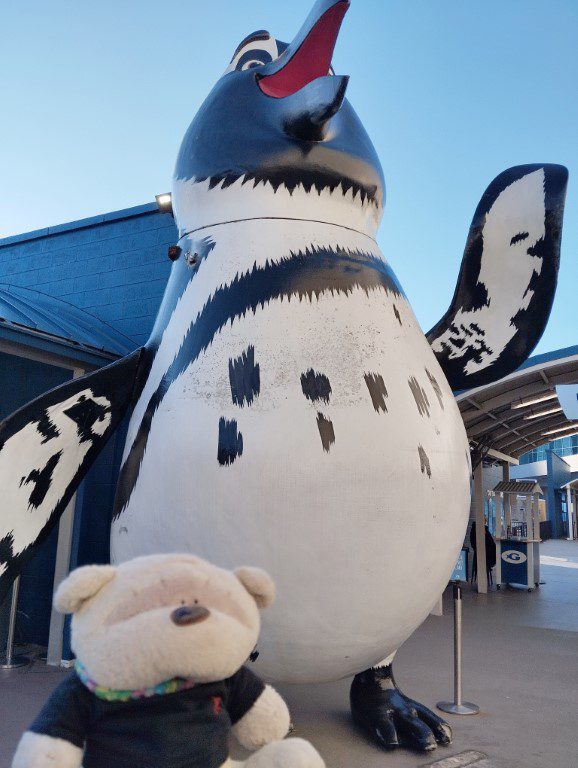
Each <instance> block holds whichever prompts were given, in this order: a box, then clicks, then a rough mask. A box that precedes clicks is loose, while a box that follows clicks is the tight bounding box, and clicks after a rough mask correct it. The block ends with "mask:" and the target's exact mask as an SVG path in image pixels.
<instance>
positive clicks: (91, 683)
mask: <svg viewBox="0 0 578 768" xmlns="http://www.w3.org/2000/svg"><path fill="white" fill-rule="evenodd" d="M273 598H274V585H273V582H272V580H271V579H270V577H269V576H268V575H267V574H266V573H265V572H264V571H262V570H260V569H258V568H238V569H237V570H236V571H235V572H231V571H227V570H224V569H222V568H218V567H216V566H214V565H211V564H210V563H207V562H205V561H204V560H201V559H200V558H197V557H194V556H192V555H180V554H175V555H153V556H149V557H139V558H136V559H134V560H131V561H128V562H126V563H123V564H122V565H119V566H109V565H104V566H97V565H89V566H85V567H83V568H79V569H78V570H76V571H73V572H72V573H71V574H70V576H68V578H67V579H66V580H65V581H63V582H62V584H61V585H60V587H59V588H58V590H57V592H56V595H55V606H56V608H57V609H58V610H60V611H61V612H65V613H72V614H73V617H72V630H71V631H72V648H73V650H74V652H75V654H76V662H75V669H74V671H73V672H72V673H71V674H70V676H69V677H67V678H66V679H65V680H64V681H63V682H62V683H60V685H59V686H58V687H57V688H56V689H55V691H54V692H53V694H52V695H51V697H50V698H49V700H48V701H47V703H46V704H45V705H44V708H43V709H42V710H41V712H40V714H39V715H38V717H37V718H36V720H35V721H34V722H33V723H32V725H31V726H30V729H29V730H28V731H26V733H25V734H24V735H23V736H22V738H21V740H20V743H19V745H18V748H17V750H16V754H15V756H14V760H13V763H12V766H13V768H49V767H50V768H79V766H81V765H82V766H84V768H225V767H226V768H240V767H241V766H243V767H244V768H323V766H324V763H323V761H322V759H321V758H320V757H319V755H318V753H317V752H316V751H315V750H314V749H313V747H312V746H311V745H310V744H309V743H308V742H306V741H304V740H302V739H286V740H283V739H284V737H285V736H286V734H287V732H288V730H289V712H288V710H287V706H286V704H285V702H284V701H283V699H282V698H281V697H280V696H279V694H278V693H277V692H276V691H275V690H274V689H273V688H271V687H270V686H268V685H264V684H263V682H262V681H261V680H260V679H259V678H258V677H257V676H256V675H255V674H254V673H253V672H251V671H250V670H249V669H248V668H247V667H245V666H243V665H244V663H245V661H246V660H247V658H248V657H249V655H250V653H251V651H252V650H253V648H254V647H255V644H256V642H257V638H258V635H259V628H260V618H259V608H264V607H266V606H267V605H269V604H270V603H271V602H272V600H273ZM231 730H232V731H233V733H234V734H235V736H236V737H237V739H238V741H239V742H240V743H241V745H243V746H244V747H246V748H247V749H249V750H252V751H254V750H258V751H256V752H254V754H253V755H251V757H250V758H249V759H248V760H247V761H246V762H236V761H232V760H231V759H230V758H229V736H230V732H231Z"/></svg>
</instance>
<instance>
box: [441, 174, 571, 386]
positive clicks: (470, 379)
mask: <svg viewBox="0 0 578 768" xmlns="http://www.w3.org/2000/svg"><path fill="white" fill-rule="evenodd" d="M567 183H568V171H567V170H566V168H564V166H561V165H519V166H516V167H515V168H510V169H509V170H507V171H504V172H503V173H501V174H500V175H499V176H498V177H497V178H496V179H494V181H493V182H492V183H491V184H490V186H489V187H488V188H487V190H486V191H485V193H484V195H483V197H482V199H481V200H480V203H479V205H478V207H477V209H476V212H475V214H474V218H473V220H472V224H471V226H470V232H469V235H468V240H467V243H466V249H465V252H464V257H463V260H462V266H461V269H460V275H459V278H458V283H457V286H456V290H455V294H454V297H453V300H452V303H451V306H450V308H449V309H448V311H447V312H446V314H445V315H444V316H443V317H442V319H441V320H440V321H439V322H438V323H437V325H435V326H434V327H433V328H432V329H431V331H430V332H429V333H428V334H427V339H428V341H429V342H430V344H431V346H432V349H433V351H434V353H435V354H436V357H437V359H438V362H439V363H440V365H441V367H442V368H443V370H444V373H445V374H446V376H447V379H448V381H449V383H450V386H451V387H452V389H453V390H454V391H455V390H461V389H469V388H471V387H477V386H482V385H484V384H488V383H490V382H492V381H496V380H497V379H500V378H502V377H503V376H506V375H507V374H508V373H511V372H512V371H514V370H515V369H516V368H518V366H520V365H521V364H522V363H523V362H524V361H525V360H526V358H527V357H528V356H529V355H530V353H531V352H532V350H533V349H534V347H535V346H536V344H537V343H538V341H539V339H540V337H541V336H542V333H543V331H544V328H545V326H546V322H547V320H548V316H549V315H550V309H551V308H552V302H553V300H554V293H555V291H556V282H557V278H558V266H559V261H560V241H561V237H562V218H563V214H564V200H565V197H566V186H567Z"/></svg>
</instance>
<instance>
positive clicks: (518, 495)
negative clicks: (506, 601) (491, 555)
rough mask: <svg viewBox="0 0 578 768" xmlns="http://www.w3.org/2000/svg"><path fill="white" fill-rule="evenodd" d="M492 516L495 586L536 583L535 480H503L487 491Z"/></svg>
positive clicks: (537, 488)
mask: <svg viewBox="0 0 578 768" xmlns="http://www.w3.org/2000/svg"><path fill="white" fill-rule="evenodd" d="M490 493H491V495H492V496H493V497H494V503H495V514H496V587H497V588H498V589H500V587H501V585H502V584H515V585H519V586H523V587H526V588H527V589H528V591H529V592H531V591H532V590H533V589H534V588H535V587H537V586H538V584H539V583H540V505H539V500H540V495H541V493H542V489H541V488H540V486H539V485H538V483H537V482H536V481H535V480H504V481H502V482H501V483H498V484H497V485H496V487H495V488H494V490H493V491H491V492H490Z"/></svg>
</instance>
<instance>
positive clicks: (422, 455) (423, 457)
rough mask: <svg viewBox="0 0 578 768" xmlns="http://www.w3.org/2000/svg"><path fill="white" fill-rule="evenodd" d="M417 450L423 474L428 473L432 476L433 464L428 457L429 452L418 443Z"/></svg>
mask: <svg viewBox="0 0 578 768" xmlns="http://www.w3.org/2000/svg"><path fill="white" fill-rule="evenodd" d="M417 450H418V453H419V463H420V468H421V473H422V475H425V474H426V473H427V476H428V477H431V466H430V463H429V459H428V457H427V453H426V452H425V450H424V448H423V446H422V445H418V447H417Z"/></svg>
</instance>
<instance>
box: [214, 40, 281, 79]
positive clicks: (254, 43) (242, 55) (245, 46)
mask: <svg viewBox="0 0 578 768" xmlns="http://www.w3.org/2000/svg"><path fill="white" fill-rule="evenodd" d="M279 53H280V51H279V49H278V45H277V40H275V39H274V38H273V37H271V35H270V34H269V33H268V32H265V31H264V30H260V31H259V32H253V34H252V35H249V36H248V37H246V38H245V39H244V40H243V41H242V42H241V44H240V45H239V46H238V48H237V50H236V51H235V53H234V54H233V58H232V59H231V63H230V64H229V66H228V67H227V69H226V70H225V74H228V73H229V72H245V71H246V70H248V69H255V67H262V66H263V65H265V64H269V62H271V61H273V60H274V59H276V58H277V57H278V56H279Z"/></svg>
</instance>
